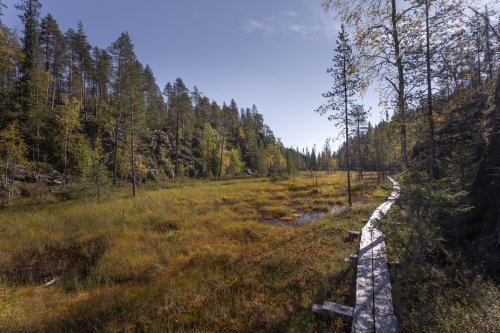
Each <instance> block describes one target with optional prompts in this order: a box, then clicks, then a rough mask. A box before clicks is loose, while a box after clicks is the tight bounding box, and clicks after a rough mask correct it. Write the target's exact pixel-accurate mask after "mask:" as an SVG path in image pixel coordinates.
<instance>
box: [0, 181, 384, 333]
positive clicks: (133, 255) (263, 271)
mask: <svg viewBox="0 0 500 333" xmlns="http://www.w3.org/2000/svg"><path fill="white" fill-rule="evenodd" d="M344 182H345V175H344V176H342V174H341V173H338V174H336V175H334V176H328V177H327V176H325V175H320V176H319V190H320V191H319V192H320V193H319V194H312V190H313V187H312V180H311V179H310V178H307V177H306V175H304V176H302V177H298V178H297V179H296V181H295V182H294V181H292V180H288V181H281V182H269V181H268V180H266V179H242V180H233V181H221V182H190V183H188V184H185V186H183V187H175V188H169V189H162V190H158V191H146V190H142V191H141V192H140V193H139V196H138V197H137V198H135V199H133V198H129V197H127V195H128V194H127V192H124V191H126V190H128V189H122V190H116V193H112V195H111V196H110V197H109V198H108V199H107V201H106V202H104V203H100V204H99V203H97V202H95V199H92V200H88V201H87V204H84V203H83V201H78V200H77V201H66V202H54V200H52V201H50V202H48V203H46V204H44V205H38V206H35V205H32V204H29V205H27V204H23V202H18V203H16V204H15V206H13V207H11V208H4V209H3V210H1V211H0V230H2V231H1V232H0V270H1V273H0V274H1V275H2V279H1V284H0V295H1V300H0V301H1V302H2V306H1V307H0V330H2V331H15V330H21V331H50V332H71V331H74V332H76V331H96V332H97V331H99V332H118V331H119V332H129V331H130V332H135V331H147V332H168V331H172V332H182V331H186V332H188V331H189V332H192V331H194V332H210V331H212V332H242V331H243V332H245V331H246V332H258V331H261V332H269V331H290V332H314V331H317V330H321V329H323V328H324V327H325V326H324V325H326V324H325V322H323V321H322V320H320V319H318V318H316V317H315V316H314V315H313V314H312V313H311V310H310V309H311V306H312V304H313V303H314V302H316V303H318V302H323V301H324V300H331V301H334V302H337V303H342V304H347V305H351V306H352V305H353V303H352V302H353V300H352V291H353V288H352V287H353V283H354V276H355V270H354V268H353V267H352V266H351V265H350V264H349V263H346V262H344V258H345V257H348V256H349V255H350V254H351V253H355V252H356V249H357V243H356V242H352V241H348V240H347V237H346V236H347V231H348V230H359V229H360V228H361V227H362V225H361V223H360V221H361V219H363V218H368V217H369V216H370V215H371V212H372V210H373V209H374V208H375V206H376V204H377V203H378V202H379V201H381V200H382V199H380V198H378V199H376V200H375V201H373V200H372V199H371V194H372V193H373V191H374V190H376V186H374V184H375V179H374V178H373V179H369V180H365V181H362V182H354V188H355V190H356V192H355V193H354V200H353V201H355V202H356V200H357V199H359V200H358V201H360V202H363V204H356V205H354V207H353V208H352V209H342V210H340V211H338V212H336V213H333V214H327V215H325V216H324V217H323V218H322V219H321V220H320V221H317V222H312V223H306V224H302V225H299V226H295V227H289V226H278V225H274V224H272V223H270V221H269V220H267V219H266V218H280V219H282V220H284V221H286V220H289V219H291V218H292V217H293V216H294V214H296V213H297V212H296V211H294V210H293V209H291V208H290V206H291V205H295V206H297V205H301V206H303V207H304V208H307V209H316V210H325V209H326V208H327V207H329V206H331V205H339V204H340V205H345V203H346V200H347V199H346V193H345V192H339V191H338V189H339V188H342V187H345V184H344ZM109 191H111V190H109ZM109 191H108V192H109ZM361 199H362V200H361ZM54 278H59V279H58V280H57V281H55V282H54V283H52V284H51V285H48V286H44V283H45V282H46V281H50V280H52V279H54Z"/></svg>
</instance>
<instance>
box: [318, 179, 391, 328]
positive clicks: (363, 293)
mask: <svg viewBox="0 0 500 333" xmlns="http://www.w3.org/2000/svg"><path fill="white" fill-rule="evenodd" d="M388 178H389V180H390V181H391V182H392V183H393V186H394V190H393V191H392V193H391V194H390V195H389V197H388V198H387V201H385V202H384V203H383V204H381V205H380V206H378V208H377V209H376V210H375V211H374V212H373V214H372V216H371V217H370V219H369V220H368V221H367V222H366V225H365V226H364V228H363V229H362V230H361V237H360V241H359V254H358V255H357V263H358V268H357V274H356V306H355V307H354V308H351V307H347V306H343V305H339V304H335V303H331V302H328V301H325V302H324V304H323V305H318V304H314V305H313V308H312V311H314V312H318V313H325V312H328V313H331V314H332V315H333V316H334V317H338V318H342V319H343V320H346V321H351V319H352V332H353V333H354V332H356V333H368V332H370V333H373V332H375V333H385V332H387V333H389V332H391V333H392V332H395V331H396V324H397V319H396V316H394V310H393V307H392V292H391V291H392V288H391V282H390V278H389V270H388V268H387V255H386V253H385V242H384V236H383V235H382V232H380V230H378V229H377V228H375V226H374V224H373V223H374V222H375V221H376V220H377V219H379V218H381V217H382V215H384V214H386V213H387V211H388V210H389V208H391V206H392V204H393V203H394V201H395V200H396V199H397V198H398V197H399V184H398V183H397V182H396V181H394V180H393V179H392V178H390V177H388ZM363 222H364V220H363ZM349 233H350V235H351V234H354V233H355V232H351V231H350V232H349ZM356 235H357V233H356ZM346 261H351V262H353V261H355V260H354V258H353V255H351V258H350V259H346ZM351 316H352V318H351Z"/></svg>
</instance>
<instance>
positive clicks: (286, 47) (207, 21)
mask: <svg viewBox="0 0 500 333" xmlns="http://www.w3.org/2000/svg"><path fill="white" fill-rule="evenodd" d="M2 2H3V3H4V4H5V5H7V6H8V8H5V9H3V13H4V16H3V17H2V18H1V19H2V21H3V23H4V24H5V25H7V26H8V27H11V28H12V27H16V28H18V29H19V30H22V24H21V21H20V19H19V18H18V17H17V15H18V14H19V13H20V12H19V11H17V10H16V9H15V8H14V4H16V3H19V1H18V0H3V1H2ZM40 2H41V3H42V5H43V7H42V10H41V11H42V16H45V15H46V14H47V13H51V14H52V16H53V17H54V18H55V19H56V20H57V22H58V23H59V27H60V29H61V31H63V32H65V31H67V30H68V29H69V28H73V29H76V27H77V24H78V21H82V23H83V26H84V31H85V32H86V34H87V37H88V41H89V43H90V44H91V45H92V46H97V47H100V48H107V47H108V46H109V45H111V43H112V42H114V41H115V40H116V39H117V38H118V37H119V36H120V34H121V33H122V32H124V31H128V33H129V35H130V37H131V38H132V41H133V43H134V45H135V52H136V54H137V56H138V59H139V61H140V62H141V63H142V64H143V65H146V64H148V65H149V66H150V67H151V69H152V70H153V72H154V75H155V77H156V80H157V84H158V85H159V86H160V89H163V87H164V86H165V84H166V83H167V82H173V81H174V80H175V79H176V78H177V77H180V78H182V80H183V81H184V83H185V84H186V86H187V87H188V88H190V89H192V88H193V87H194V86H195V85H196V86H197V87H198V89H199V90H200V91H201V92H203V93H204V95H206V96H208V97H209V98H210V99H214V100H216V101H217V102H218V103H219V104H222V102H224V101H226V103H229V102H230V101H231V99H234V100H235V101H236V103H237V104H238V107H239V108H242V107H243V108H247V107H248V108H250V107H252V105H253V104H255V105H256V106H257V109H258V110H259V112H260V113H261V114H263V115H264V121H265V123H266V124H268V125H269V126H270V127H271V129H272V130H273V132H274V134H275V135H276V136H277V137H279V138H281V140H282V142H283V144H284V145H285V146H286V147H290V146H292V147H294V148H295V147H299V148H300V149H302V148H305V147H309V148H311V147H312V146H313V144H316V145H317V146H318V148H321V147H323V145H324V143H325V140H326V139H327V138H329V137H331V138H337V136H338V129H336V128H335V126H334V124H333V123H332V122H330V121H328V120H327V117H326V115H325V116H322V117H321V116H320V115H319V114H317V113H315V112H314V110H315V109H317V108H318V107H319V106H320V105H321V104H323V103H325V102H326V99H325V98H323V97H322V96H321V94H322V93H323V92H326V91H327V90H329V88H330V87H331V85H332V78H331V76H330V75H329V74H327V73H326V69H327V68H328V67H331V65H332V60H331V58H332V57H333V55H334V52H333V50H334V48H335V39H336V38H337V34H338V29H339V26H340V24H338V23H337V22H335V21H334V19H333V13H328V14H325V13H324V11H323V9H322V8H321V0H252V1H242V0H212V1H207V0H191V1H160V0H142V1H132V0H86V1H81V0H40ZM358 102H359V103H363V104H365V105H366V106H371V107H372V108H373V110H372V117H371V121H372V123H373V124H374V123H378V122H379V121H380V108H379V107H377V104H378V96H377V95H376V94H374V93H370V94H368V95H367V96H365V98H364V100H362V99H361V98H359V99H358ZM339 142H340V141H338V140H337V141H335V142H334V143H333V144H332V147H336V146H338V144H339Z"/></svg>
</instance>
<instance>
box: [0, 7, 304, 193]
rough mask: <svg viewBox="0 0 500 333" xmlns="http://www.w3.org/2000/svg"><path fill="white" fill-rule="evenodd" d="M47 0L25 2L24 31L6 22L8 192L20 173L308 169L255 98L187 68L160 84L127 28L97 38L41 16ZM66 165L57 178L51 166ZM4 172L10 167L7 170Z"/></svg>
mask: <svg viewBox="0 0 500 333" xmlns="http://www.w3.org/2000/svg"><path fill="white" fill-rule="evenodd" d="M41 6H42V4H41V3H40V2H39V1H38V0H26V1H21V2H20V4H19V5H17V6H16V8H17V9H18V10H19V12H20V15H19V17H20V18H21V20H22V23H23V25H24V29H23V31H21V34H19V33H18V32H17V31H15V30H12V29H10V28H9V27H6V26H4V25H3V24H2V25H1V32H2V33H1V34H0V38H1V42H0V55H1V58H2V61H1V63H2V68H1V72H2V75H1V79H0V80H1V87H2V90H1V96H0V126H1V130H2V133H1V135H2V137H4V138H12V139H13V140H16V142H18V143H17V144H16V145H15V146H16V147H18V148H16V149H18V151H14V150H12V149H10V148H9V147H7V146H6V145H8V143H6V142H5V141H3V142H4V143H3V145H2V147H1V150H2V159H3V160H4V161H11V160H12V161H13V160H16V161H18V162H16V163H14V164H15V168H16V170H11V169H12V168H13V167H14V166H12V167H7V168H8V169H9V170H8V171H6V172H7V173H8V172H10V175H8V176H5V177H4V181H3V182H2V193H6V194H5V196H4V197H3V198H2V200H3V201H6V202H9V201H10V200H11V199H12V197H13V195H14V193H15V192H17V194H19V192H20V190H19V189H14V188H13V187H15V186H14V185H13V184H14V182H13V180H14V179H15V180H16V182H17V181H33V180H34V181H35V182H37V183H41V184H42V185H50V184H59V185H60V184H63V183H64V184H65V183H67V182H73V183H78V182H80V183H82V184H86V185H84V186H101V185H100V184H104V183H106V184H109V183H112V184H114V185H118V186H120V185H121V184H123V183H124V182H127V183H131V184H132V187H133V193H134V194H135V193H136V186H138V185H139V184H141V183H143V182H144V181H146V180H147V179H149V180H153V181H154V180H157V179H167V178H169V179H172V178H182V177H195V178H199V177H204V178H212V179H220V178H221V177H226V178H227V177H234V176H236V175H243V174H247V175H278V174H281V173H288V172H291V171H292V170H296V171H297V170H299V169H303V168H304V166H303V164H304V162H303V156H301V154H300V153H298V151H296V150H294V149H286V148H285V147H284V146H283V144H282V143H281V142H280V140H279V139H277V138H276V137H275V136H274V134H273V132H272V130H271V129H270V128H269V126H268V125H266V124H265V123H264V117H263V115H262V114H260V113H259V112H258V110H257V107H256V106H255V105H253V106H252V107H251V108H238V105H237V104H236V102H235V101H234V100H231V101H230V103H229V104H226V102H222V103H220V102H219V103H218V102H216V101H215V100H211V99H210V98H209V97H207V96H205V95H203V93H202V92H201V91H199V90H198V88H197V87H196V86H195V87H194V88H193V89H192V90H190V89H189V88H187V87H186V85H185V84H184V82H183V80H182V79H181V78H177V79H175V81H173V82H172V83H167V84H166V85H165V87H163V89H161V88H160V87H158V85H157V84H156V80H155V77H154V74H153V70H152V69H151V68H150V67H149V66H148V65H143V64H141V62H140V61H139V59H137V56H136V54H135V52H134V44H133V42H132V40H131V38H130V36H129V34H128V33H127V32H124V33H122V34H121V36H119V37H118V38H117V39H116V41H115V42H113V43H112V44H111V45H110V46H108V47H107V48H99V47H97V46H92V45H90V43H89V42H88V40H87V36H86V34H85V31H84V27H83V24H82V22H78V24H77V27H76V29H69V30H68V31H66V32H62V31H60V29H59V26H58V24H57V21H56V18H54V17H52V16H51V15H50V14H47V15H46V16H45V17H41V11H40V8H41ZM20 35H21V36H20ZM51 173H54V174H55V173H57V174H58V175H57V178H54V177H52V176H50V174H51ZM4 175H5V174H4Z"/></svg>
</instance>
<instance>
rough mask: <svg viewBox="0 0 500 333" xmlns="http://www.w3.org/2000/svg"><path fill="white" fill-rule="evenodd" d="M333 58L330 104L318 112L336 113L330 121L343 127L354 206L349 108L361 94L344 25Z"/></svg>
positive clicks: (355, 60) (349, 183) (354, 58)
mask: <svg viewBox="0 0 500 333" xmlns="http://www.w3.org/2000/svg"><path fill="white" fill-rule="evenodd" d="M335 52H336V54H335V56H334V57H333V59H332V60H333V62H334V66H335V67H332V68H330V69H328V71H327V72H328V73H330V75H331V76H332V77H333V78H334V85H333V87H332V90H331V91H329V92H327V93H324V94H323V97H325V98H328V104H324V105H322V106H320V107H319V108H318V109H317V110H316V112H318V113H319V114H321V115H323V114H325V113H327V112H328V111H330V110H331V111H334V112H336V113H333V114H331V115H329V116H328V119H329V120H332V121H335V126H337V127H341V128H342V131H341V134H342V133H343V134H344V137H345V143H346V156H345V158H346V168H347V193H348V202H349V206H352V199H351V171H350V162H349V123H350V112H349V106H350V105H352V103H353V100H352V96H354V95H355V94H356V93H358V92H359V89H360V80H359V75H358V63H357V59H356V57H355V55H354V54H353V51H352V47H351V44H350V41H349V35H348V34H347V32H346V31H345V27H344V25H343V24H342V26H341V30H340V32H339V36H338V39H337V48H336V49H335Z"/></svg>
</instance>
